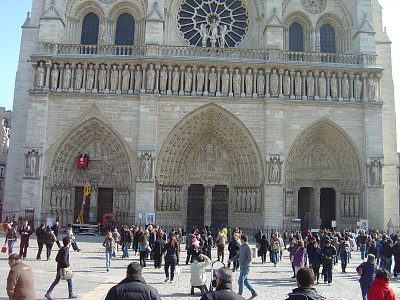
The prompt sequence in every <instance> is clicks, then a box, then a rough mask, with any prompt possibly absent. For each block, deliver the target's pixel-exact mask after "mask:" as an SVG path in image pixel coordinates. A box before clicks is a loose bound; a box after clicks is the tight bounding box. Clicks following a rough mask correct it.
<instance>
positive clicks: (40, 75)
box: [36, 61, 45, 88]
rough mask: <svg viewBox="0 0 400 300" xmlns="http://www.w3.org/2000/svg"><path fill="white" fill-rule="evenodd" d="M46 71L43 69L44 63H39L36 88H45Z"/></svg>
mask: <svg viewBox="0 0 400 300" xmlns="http://www.w3.org/2000/svg"><path fill="white" fill-rule="evenodd" d="M44 72H45V70H44V67H43V62H42V61H41V62H40V63H39V66H38V67H37V78H36V87H39V88H42V87H44V78H45V73H44Z"/></svg>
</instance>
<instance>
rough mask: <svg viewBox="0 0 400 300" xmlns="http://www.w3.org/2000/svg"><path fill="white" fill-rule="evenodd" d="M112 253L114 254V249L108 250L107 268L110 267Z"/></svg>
mask: <svg viewBox="0 0 400 300" xmlns="http://www.w3.org/2000/svg"><path fill="white" fill-rule="evenodd" d="M112 254H113V252H112V250H110V251H106V268H107V269H109V268H110V263H111V256H112Z"/></svg>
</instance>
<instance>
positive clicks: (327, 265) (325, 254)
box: [321, 239, 336, 285]
mask: <svg viewBox="0 0 400 300" xmlns="http://www.w3.org/2000/svg"><path fill="white" fill-rule="evenodd" d="M335 255H336V249H335V247H333V246H332V245H331V241H330V239H327V240H325V246H324V247H323V248H322V249H321V258H322V268H323V269H322V273H323V275H324V283H327V282H328V284H329V285H331V284H332V267H333V259H334V257H335Z"/></svg>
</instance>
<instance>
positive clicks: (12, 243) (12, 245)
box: [7, 239, 15, 255]
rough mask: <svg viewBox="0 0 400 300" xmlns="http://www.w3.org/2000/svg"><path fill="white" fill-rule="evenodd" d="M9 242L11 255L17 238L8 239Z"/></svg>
mask: <svg viewBox="0 0 400 300" xmlns="http://www.w3.org/2000/svg"><path fill="white" fill-rule="evenodd" d="M7 242H8V254H10V255H11V254H12V253H13V247H14V243H15V240H14V239H12V240H7Z"/></svg>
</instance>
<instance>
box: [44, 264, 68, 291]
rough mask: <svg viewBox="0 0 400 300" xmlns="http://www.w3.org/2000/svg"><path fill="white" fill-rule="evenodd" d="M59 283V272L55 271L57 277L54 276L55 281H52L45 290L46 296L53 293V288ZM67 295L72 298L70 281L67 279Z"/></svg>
mask: <svg viewBox="0 0 400 300" xmlns="http://www.w3.org/2000/svg"><path fill="white" fill-rule="evenodd" d="M59 282H60V270H59V269H58V270H57V275H56V279H54V281H53V283H52V284H51V286H50V287H49V289H48V290H47V293H46V295H50V294H51V292H52V291H53V289H54V287H55V286H56V285H57V284H58V283H59ZM67 282H68V293H69V296H72V295H73V293H72V279H68V280H67Z"/></svg>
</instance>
